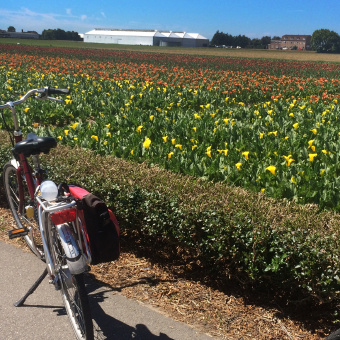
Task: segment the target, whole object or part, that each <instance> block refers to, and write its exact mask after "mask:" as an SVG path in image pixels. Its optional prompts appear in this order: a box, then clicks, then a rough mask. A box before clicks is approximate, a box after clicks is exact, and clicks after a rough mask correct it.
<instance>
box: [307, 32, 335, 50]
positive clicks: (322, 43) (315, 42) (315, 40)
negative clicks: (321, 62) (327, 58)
mask: <svg viewBox="0 0 340 340" xmlns="http://www.w3.org/2000/svg"><path fill="white" fill-rule="evenodd" d="M311 45H312V49H313V50H315V51H316V52H319V53H332V52H340V36H339V34H338V33H336V32H334V31H330V30H329V29H324V28H323V29H319V30H316V31H314V32H313V35H312V39H311Z"/></svg>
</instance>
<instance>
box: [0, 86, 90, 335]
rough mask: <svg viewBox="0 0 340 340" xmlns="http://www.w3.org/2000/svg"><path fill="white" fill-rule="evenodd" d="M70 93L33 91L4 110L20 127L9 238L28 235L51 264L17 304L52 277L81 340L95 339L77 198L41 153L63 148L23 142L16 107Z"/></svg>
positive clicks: (33, 138)
mask: <svg viewBox="0 0 340 340" xmlns="http://www.w3.org/2000/svg"><path fill="white" fill-rule="evenodd" d="M69 93H70V90H69V89H57V88H51V87H44V88H39V89H32V90H30V91H28V92H27V93H26V94H25V95H24V96H22V97H21V98H20V99H19V100H17V101H14V102H12V101H10V102H7V103H6V104H4V105H0V109H10V110H11V113H12V118H13V124H14V131H13V132H12V134H11V141H12V145H13V148H12V154H13V158H12V159H11V161H9V162H8V163H7V164H6V165H5V166H4V169H3V181H4V188H5V192H6V196H7V200H8V204H9V207H10V210H11V212H12V214H13V217H14V220H15V222H16V228H15V229H13V230H11V231H10V232H9V237H10V238H14V237H23V238H24V240H25V241H26V243H27V245H28V246H29V248H30V249H31V250H32V251H33V253H34V254H35V255H36V256H38V257H39V258H40V259H41V260H43V261H45V262H46V269H45V270H44V272H43V274H42V275H41V276H40V277H39V279H38V280H37V281H36V282H35V283H34V284H33V286H32V287H31V288H30V290H29V291H28V292H27V294H26V295H25V296H24V297H23V298H22V299H20V300H19V301H18V302H17V303H16V304H15V306H21V305H22V304H23V303H24V301H25V300H26V298H27V297H28V296H29V295H30V294H32V293H33V292H34V291H35V289H36V288H37V287H38V285H39V284H40V283H41V282H42V280H43V279H44V277H45V276H46V275H47V274H48V275H49V277H50V283H51V284H53V285H54V286H55V288H56V289H58V290H60V291H61V293H62V298H63V302H64V305H65V308H66V311H67V314H68V316H69V319H70V321H71V324H72V327H73V330H74V332H75V335H76V337H77V339H83V340H91V339H93V338H94V332H93V323H92V317H91V312H90V305H89V301H88V296H87V292H86V289H85V284H84V279H83V274H84V272H86V271H87V270H88V268H89V264H90V263H91V252H90V247H89V244H88V240H87V237H86V235H85V233H84V228H83V226H82V222H81V218H79V215H78V205H77V200H76V199H75V198H74V197H72V196H71V195H65V193H64V191H63V190H61V188H60V187H59V188H58V187H57V186H56V184H55V183H53V182H52V181H50V180H48V179H47V176H46V173H45V171H44V170H43V169H42V168H41V166H40V161H39V154H41V153H48V152H49V151H50V150H51V149H52V148H54V147H55V146H56V145H57V142H56V140H55V139H54V138H53V137H38V136H37V135H36V134H34V133H29V134H28V135H27V138H26V139H23V137H22V133H21V131H20V127H19V122H18V117H17V112H16V108H15V107H16V106H17V105H19V104H22V103H23V102H25V101H26V100H27V99H28V98H30V97H33V98H35V99H37V100H52V101H57V102H60V103H63V102H64V101H63V100H62V99H59V98H55V97H51V95H65V94H69ZM1 114H2V119H3V121H4V125H5V127H6V129H7V130H8V131H9V132H11V131H10V129H9V126H8V125H7V124H6V119H5V116H4V113H3V111H1ZM30 159H32V161H33V166H31V165H30V163H29V160H30Z"/></svg>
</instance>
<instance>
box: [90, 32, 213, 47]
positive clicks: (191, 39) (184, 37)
mask: <svg viewBox="0 0 340 340" xmlns="http://www.w3.org/2000/svg"><path fill="white" fill-rule="evenodd" d="M84 42H88V43H103V44H121V45H146V46H185V47H208V46H209V39H207V38H205V37H203V36H202V35H200V34H199V33H186V32H172V31H157V30H121V29H101V28H95V29H94V30H92V31H90V32H87V33H85V34H84Z"/></svg>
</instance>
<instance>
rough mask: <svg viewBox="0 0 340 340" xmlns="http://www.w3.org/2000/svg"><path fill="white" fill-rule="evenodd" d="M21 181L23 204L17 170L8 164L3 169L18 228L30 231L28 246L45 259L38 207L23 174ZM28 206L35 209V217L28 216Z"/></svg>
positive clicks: (5, 184) (11, 208)
mask: <svg viewBox="0 0 340 340" xmlns="http://www.w3.org/2000/svg"><path fill="white" fill-rule="evenodd" d="M19 180H20V181H21V184H22V190H23V195H22V197H23V198H24V199H23V202H20V195H19V182H18V177H17V169H16V168H15V167H14V166H13V165H12V164H11V163H7V164H6V165H5V166H4V169H3V181H4V188H5V193H6V198H7V201H8V204H9V208H10V210H11V212H12V215H13V218H14V220H15V223H16V225H17V228H28V230H29V231H30V232H29V234H28V235H26V236H25V237H24V239H25V241H26V243H27V245H28V246H29V248H30V249H31V250H32V251H33V253H34V254H36V255H37V256H38V257H39V258H41V259H43V258H44V252H43V246H42V242H41V236H40V230H39V225H38V222H37V220H38V216H37V207H36V206H35V205H34V202H32V199H31V197H30V195H29V192H28V187H27V183H26V179H25V177H24V175H23V174H21V176H20V179H19ZM20 203H21V204H20ZM26 206H31V207H32V208H33V209H34V216H33V217H28V216H27V214H26V209H25V207H26Z"/></svg>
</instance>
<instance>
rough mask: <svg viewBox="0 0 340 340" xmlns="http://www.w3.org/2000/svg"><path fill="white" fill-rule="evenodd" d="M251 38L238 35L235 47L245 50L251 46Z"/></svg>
mask: <svg viewBox="0 0 340 340" xmlns="http://www.w3.org/2000/svg"><path fill="white" fill-rule="evenodd" d="M250 42H251V40H250V38H248V37H246V36H245V35H238V36H237V37H235V45H236V46H240V47H242V48H245V47H246V46H248V45H250Z"/></svg>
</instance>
